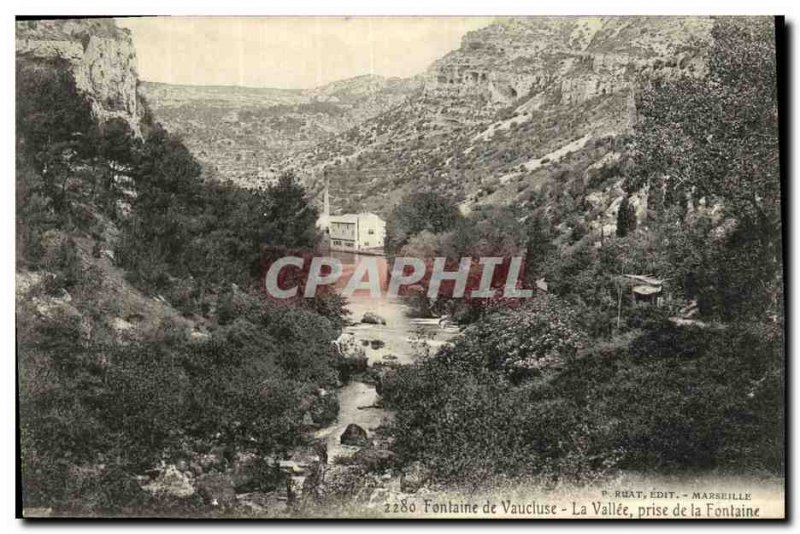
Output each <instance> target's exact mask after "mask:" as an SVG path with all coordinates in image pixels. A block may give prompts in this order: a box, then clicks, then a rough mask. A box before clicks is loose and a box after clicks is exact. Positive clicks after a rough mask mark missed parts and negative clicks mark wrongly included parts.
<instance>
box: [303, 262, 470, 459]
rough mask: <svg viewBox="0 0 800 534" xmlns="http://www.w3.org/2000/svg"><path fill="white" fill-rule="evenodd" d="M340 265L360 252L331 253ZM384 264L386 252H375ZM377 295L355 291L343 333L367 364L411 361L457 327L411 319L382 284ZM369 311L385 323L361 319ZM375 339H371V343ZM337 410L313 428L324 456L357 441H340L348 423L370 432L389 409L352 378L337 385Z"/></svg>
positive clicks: (346, 451) (349, 265) (348, 266)
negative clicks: (330, 420)
mask: <svg viewBox="0 0 800 534" xmlns="http://www.w3.org/2000/svg"><path fill="white" fill-rule="evenodd" d="M334 254H335V256H336V257H338V258H339V259H340V260H341V261H342V264H343V266H344V272H345V273H347V272H351V271H352V269H353V268H354V266H355V265H356V263H357V262H358V261H359V258H360V257H359V256H358V255H356V254H348V253H334ZM379 264H380V265H381V268H382V269H385V258H379ZM383 289H384V290H383V291H382V292H381V297H379V298H376V297H372V296H370V295H369V294H368V293H358V292H357V293H356V294H355V295H353V297H351V298H350V299H349V303H348V306H347V308H348V310H350V312H351V315H350V321H351V322H352V323H353V324H352V325H350V326H348V327H346V328H345V333H350V334H352V335H353V336H354V337H355V339H356V341H357V342H358V343H359V344H361V346H362V347H363V349H364V352H365V353H366V356H367V358H368V360H369V365H374V364H376V363H379V362H394V363H396V364H400V365H408V364H410V363H413V361H414V359H415V357H416V355H417V354H419V353H420V351H422V350H425V345H427V347H429V348H430V350H431V351H432V352H435V351H436V349H438V348H439V347H440V346H441V345H442V344H444V343H447V342H448V341H450V340H451V339H452V338H453V337H454V336H455V335H456V334H457V333H458V329H457V328H454V327H446V328H442V327H440V326H439V321H438V320H437V319H416V318H412V317H409V308H408V306H406V305H405V304H404V303H403V302H402V301H401V300H400V299H398V298H389V297H387V296H386V292H385V287H384V288H383ZM367 312H371V313H375V314H377V315H379V316H380V317H382V318H383V319H385V321H386V324H385V325H383V324H364V323H361V322H360V321H361V318H362V317H363V316H364V314H365V313H367ZM373 342H376V343H373ZM338 393H339V415H338V417H337V418H336V421H335V422H334V423H333V424H332V425H330V426H328V427H325V428H322V429H320V430H318V431H317V432H316V433H315V437H316V438H318V439H325V440H326V442H327V445H328V461H329V462H331V461H333V459H334V458H335V457H336V456H340V455H350V454H353V453H354V452H355V451H357V450H358V447H350V446H347V445H342V444H341V443H340V441H339V439H340V436H341V435H342V432H344V430H345V428H347V425H349V424H351V423H354V424H357V425H359V426H360V427H362V428H363V429H364V430H366V431H367V433H368V434H369V435H371V434H372V433H373V432H374V431H375V429H376V428H378V427H379V426H380V425H381V423H382V422H383V421H384V420H385V419H386V418H387V417H390V416H391V414H390V413H389V412H388V411H387V410H385V409H383V408H378V407H375V403H376V401H377V400H378V394H377V392H376V391H375V387H374V386H373V385H371V384H365V383H363V382H358V381H353V382H350V383H349V384H347V385H345V386H344V387H342V388H341V389H339V391H338Z"/></svg>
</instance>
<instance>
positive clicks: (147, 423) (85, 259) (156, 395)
mask: <svg viewBox="0 0 800 534" xmlns="http://www.w3.org/2000/svg"><path fill="white" fill-rule="evenodd" d="M17 104H18V106H17V126H18V161H17V163H18V172H17V192H18V206H19V213H18V217H17V221H18V237H19V240H18V241H19V243H18V255H17V261H18V265H19V268H20V269H21V270H23V271H24V273H25V276H27V277H30V279H31V280H34V283H33V284H32V287H30V288H29V289H28V294H27V295H26V297H25V299H23V300H22V301H19V302H18V310H17V311H18V318H19V322H18V326H19V331H18V332H19V338H18V346H19V369H20V421H21V427H20V428H21V446H22V474H23V486H24V496H23V497H24V502H25V505H26V506H47V507H55V508H56V509H57V510H60V511H65V510H75V511H78V512H80V513H85V512H91V513H94V512H98V513H109V512H121V511H125V510H127V512H128V513H140V512H142V511H143V510H145V509H151V510H152V509H154V508H153V507H156V506H158V505H159V503H157V502H150V501H149V499H150V497H149V494H147V493H145V492H143V491H142V490H141V489H139V484H138V483H137V482H136V481H135V479H134V476H135V475H141V473H143V472H145V471H146V470H148V469H151V468H152V467H154V466H157V465H159V463H161V462H167V463H175V462H191V461H195V460H196V459H197V458H198V457H201V456H202V455H204V454H205V455H207V454H210V453H212V452H213V451H222V452H221V454H222V456H223V457H224V458H223V460H222V461H223V462H225V464H226V465H232V462H234V461H235V459H236V458H237V455H241V454H244V453H254V454H257V455H258V458H261V459H262V461H263V462H266V461H267V459H269V458H273V459H275V458H280V457H282V456H285V455H286V454H287V453H288V451H290V450H292V448H293V447H296V446H297V445H298V444H300V443H301V442H303V440H304V439H305V438H304V436H305V435H306V434H305V430H306V429H305V428H304V425H305V423H304V415H305V414H306V413H308V412H309V410H310V411H311V416H312V418H313V419H314V420H315V421H318V422H320V423H325V422H329V421H330V420H331V418H332V417H335V415H336V412H337V411H338V402H337V401H336V396H335V395H329V396H328V398H325V399H324V401H323V400H320V398H319V397H318V394H317V391H318V389H319V388H320V387H325V388H328V389H331V388H333V387H334V386H335V385H336V384H337V383H338V380H339V376H338V371H337V370H338V369H339V368H340V363H341V362H340V359H341V357H340V356H339V355H338V353H336V352H335V351H334V350H333V348H332V345H331V341H332V340H333V339H335V338H336V337H337V336H338V335H339V328H340V325H341V313H342V312H343V310H342V307H341V302H339V301H336V300H333V301H331V299H327V300H324V301H320V302H315V301H312V302H308V303H291V304H284V305H276V304H274V303H270V302H268V301H267V300H266V299H264V298H263V297H262V296H261V295H259V294H258V288H259V282H258V279H257V276H258V275H259V274H260V270H259V269H260V264H261V256H262V251H263V249H265V248H275V247H283V248H293V247H297V248H306V249H309V248H313V247H314V246H315V244H316V240H317V232H316V229H315V220H316V212H315V210H314V208H313V207H311V206H310V205H309V204H307V203H306V200H305V195H304V190H303V188H302V187H301V186H299V185H298V183H297V182H296V181H295V180H294V179H293V178H292V177H291V176H284V177H282V178H281V179H280V180H279V181H278V182H277V183H276V184H275V185H274V186H272V187H269V188H267V189H266V190H264V191H247V190H242V189H239V188H237V187H234V186H232V185H230V184H226V183H218V182H210V181H209V182H206V181H204V180H203V179H202V177H201V170H200V167H199V165H198V164H197V162H196V161H195V159H194V157H193V156H192V155H191V154H190V153H189V151H188V150H187V149H186V148H185V147H184V145H183V144H182V143H181V141H180V140H179V139H178V138H176V137H175V136H173V135H171V134H169V133H168V132H167V131H165V130H164V129H163V128H161V127H160V126H159V125H157V124H151V123H145V124H143V125H142V129H143V132H142V134H143V135H142V137H141V138H140V137H137V136H136V135H134V133H133V132H132V131H131V129H130V127H129V125H128V124H127V123H126V122H125V121H122V120H114V121H110V122H107V123H104V124H102V125H99V126H98V125H97V124H96V123H95V122H94V119H93V117H92V113H91V108H90V105H89V103H88V101H87V99H86V98H85V97H84V95H82V94H80V93H79V92H78V91H77V90H76V89H75V84H74V81H73V79H72V77H71V75H70V73H69V69H68V68H67V67H66V66H65V65H62V64H60V63H58V62H55V63H51V62H39V61H37V60H32V59H30V58H23V59H20V60H18V65H17ZM125 279H127V281H126V280H125ZM129 283H132V284H133V285H129ZM154 300H155V301H156V302H158V303H160V304H156V305H154V304H148V303H149V302H152V301H154ZM317 309H319V310H321V311H322V313H317V311H315V310H317ZM131 310H133V311H134V313H132V312H131ZM175 310H178V311H179V312H180V313H175ZM150 313H153V314H154V315H153V316H149V314H150ZM132 322H133V323H138V324H140V327H139V329H138V330H139V332H138V334H137V335H135V336H134V335H130V336H129V335H127V334H126V332H127V329H130V328H132V327H131V326H130V325H131V324H133V323H132ZM120 324H121V325H123V326H122V327H120V326H119V325H120ZM120 328H122V329H123V330H120ZM309 406H311V408H309ZM264 465H265V466H266V464H264ZM279 483H281V481H280V473H279V472H277V471H275V470H274V469H272V468H267V467H265V468H264V470H263V473H262V476H260V477H257V478H256V480H255V481H254V482H253V483H252V487H253V488H256V489H258V488H262V489H270V488H273V487H275V485H276V484H279ZM161 504H163V503H161ZM143 506H147V507H149V508H142V507H143Z"/></svg>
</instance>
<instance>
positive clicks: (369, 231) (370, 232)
mask: <svg viewBox="0 0 800 534" xmlns="http://www.w3.org/2000/svg"><path fill="white" fill-rule="evenodd" d="M367 233H368V234H369V235H375V230H373V229H372V228H370V229H369V230H367Z"/></svg>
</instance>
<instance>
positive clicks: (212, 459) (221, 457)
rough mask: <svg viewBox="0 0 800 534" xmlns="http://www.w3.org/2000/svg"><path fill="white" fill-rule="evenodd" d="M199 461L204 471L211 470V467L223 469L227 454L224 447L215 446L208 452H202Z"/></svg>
mask: <svg viewBox="0 0 800 534" xmlns="http://www.w3.org/2000/svg"><path fill="white" fill-rule="evenodd" d="M197 463H198V464H200V467H201V468H202V469H203V471H206V472H208V471H210V470H211V469H218V470H220V471H222V470H223V469H224V466H225V454H224V449H223V448H222V447H214V448H213V449H211V451H210V452H209V453H208V454H201V455H200V456H198V458H197Z"/></svg>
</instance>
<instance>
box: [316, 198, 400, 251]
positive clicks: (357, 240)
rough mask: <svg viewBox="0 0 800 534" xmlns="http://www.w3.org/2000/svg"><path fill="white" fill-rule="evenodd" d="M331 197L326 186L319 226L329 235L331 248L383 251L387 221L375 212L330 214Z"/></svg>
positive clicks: (318, 221)
mask: <svg viewBox="0 0 800 534" xmlns="http://www.w3.org/2000/svg"><path fill="white" fill-rule="evenodd" d="M330 210H331V207H330V197H329V195H328V188H327V186H326V187H325V193H324V207H323V213H322V215H321V216H320V218H319V219H318V220H317V227H318V228H319V229H321V230H322V231H323V232H325V233H326V234H327V235H328V238H329V239H330V246H331V249H334V250H353V251H356V250H360V251H366V250H372V251H374V252H383V244H384V241H385V239H386V222H385V221H384V220H383V219H381V218H380V217H378V216H377V215H375V214H374V213H369V212H363V213H346V214H344V215H331V214H330Z"/></svg>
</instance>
